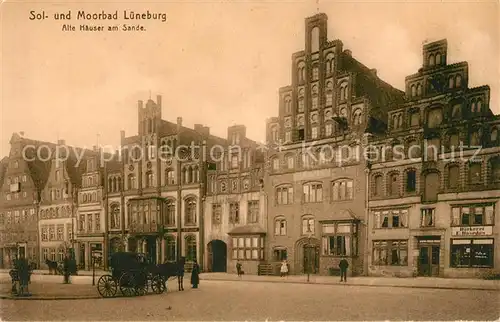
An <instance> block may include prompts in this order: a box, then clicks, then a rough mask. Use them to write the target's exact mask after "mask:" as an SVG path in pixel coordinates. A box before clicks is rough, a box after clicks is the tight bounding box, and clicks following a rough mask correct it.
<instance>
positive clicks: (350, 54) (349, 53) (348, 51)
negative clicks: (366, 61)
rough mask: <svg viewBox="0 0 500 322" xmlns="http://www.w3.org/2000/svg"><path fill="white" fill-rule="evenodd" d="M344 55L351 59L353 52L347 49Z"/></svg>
mask: <svg viewBox="0 0 500 322" xmlns="http://www.w3.org/2000/svg"><path fill="white" fill-rule="evenodd" d="M344 54H346V55H347V56H349V57H351V56H352V51H350V50H349V49H346V50H344Z"/></svg>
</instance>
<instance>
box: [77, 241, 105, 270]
mask: <svg viewBox="0 0 500 322" xmlns="http://www.w3.org/2000/svg"><path fill="white" fill-rule="evenodd" d="M75 255H76V262H77V264H78V269H80V270H86V271H88V270H92V266H93V265H94V266H95V268H96V269H104V260H103V259H104V256H105V254H104V244H103V241H102V240H99V241H97V240H89V241H82V240H79V241H78V243H77V252H76V254H75Z"/></svg>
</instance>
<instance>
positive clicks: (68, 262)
mask: <svg viewBox="0 0 500 322" xmlns="http://www.w3.org/2000/svg"><path fill="white" fill-rule="evenodd" d="M63 273H64V284H69V283H70V282H69V275H70V274H71V259H70V258H69V254H66V256H64V261H63Z"/></svg>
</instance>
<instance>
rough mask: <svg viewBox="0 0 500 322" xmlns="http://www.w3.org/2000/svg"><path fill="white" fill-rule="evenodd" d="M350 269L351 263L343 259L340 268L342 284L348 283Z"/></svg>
mask: <svg viewBox="0 0 500 322" xmlns="http://www.w3.org/2000/svg"><path fill="white" fill-rule="evenodd" d="M348 267H349V263H348V262H347V259H345V257H342V259H341V260H340V263H339V268H340V281H341V282H344V283H345V282H347V268H348Z"/></svg>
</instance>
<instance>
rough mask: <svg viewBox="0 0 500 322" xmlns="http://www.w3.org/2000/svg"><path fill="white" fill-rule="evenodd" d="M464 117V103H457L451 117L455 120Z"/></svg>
mask: <svg viewBox="0 0 500 322" xmlns="http://www.w3.org/2000/svg"><path fill="white" fill-rule="evenodd" d="M461 117H462V104H455V105H453V108H452V110H451V118H452V119H454V120H457V119H460V118H461Z"/></svg>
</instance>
